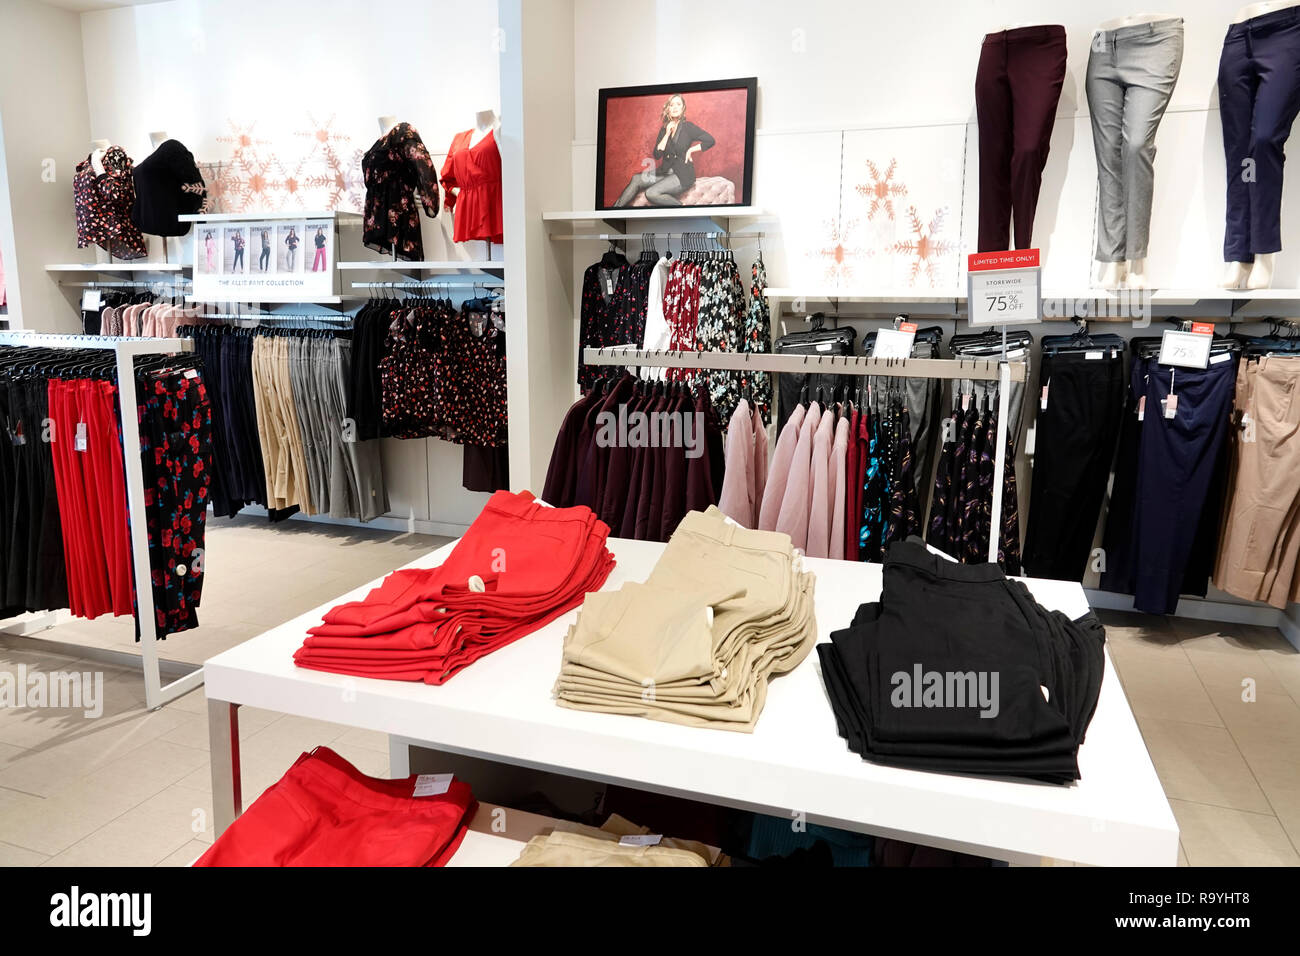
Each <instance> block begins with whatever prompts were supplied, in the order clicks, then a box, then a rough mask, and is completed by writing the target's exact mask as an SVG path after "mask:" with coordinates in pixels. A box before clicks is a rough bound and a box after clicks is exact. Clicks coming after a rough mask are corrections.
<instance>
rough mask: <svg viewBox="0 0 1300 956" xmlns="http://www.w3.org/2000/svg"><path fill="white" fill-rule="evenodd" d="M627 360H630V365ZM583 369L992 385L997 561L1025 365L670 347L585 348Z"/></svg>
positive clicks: (992, 544) (993, 552)
mask: <svg viewBox="0 0 1300 956" xmlns="http://www.w3.org/2000/svg"><path fill="white" fill-rule="evenodd" d="M629 359H630V360H631V361H629ZM582 361H583V363H584V364H586V365H622V366H632V367H646V368H689V369H717V370H721V371H729V372H738V371H744V370H746V369H748V370H750V371H754V372H775V373H777V374H780V373H782V372H786V373H792V374H802V373H805V372H816V373H818V374H821V375H879V376H886V377H890V378H939V379H949V380H952V379H972V380H976V381H996V382H998V384H999V387H998V433H997V452H996V454H995V456H994V460H993V468H994V473H995V474H996V475H997V476H998V480H997V481H995V482H994V483H993V506H992V514H991V516H990V524H989V527H990V529H992V530H991V531H990V534H989V563H990V564H996V563H997V560H998V537H999V536H998V532H997V529H998V528H1000V527H1001V526H1002V486H1003V483H1004V481H1005V479H1006V462H1005V459H1006V447H1007V416H1008V415H1009V414H1010V407H1011V383H1012V382H1023V381H1025V363H1024V362H1005V361H1000V360H993V359H971V358H964V359H963V358H955V359H909V358H898V359H892V358H874V357H872V356H868V355H771V354H768V353H758V352H683V351H674V350H669V349H638V348H636V347H635V346H632V345H628V346H614V347H611V348H595V349H592V348H587V349H583V350H582Z"/></svg>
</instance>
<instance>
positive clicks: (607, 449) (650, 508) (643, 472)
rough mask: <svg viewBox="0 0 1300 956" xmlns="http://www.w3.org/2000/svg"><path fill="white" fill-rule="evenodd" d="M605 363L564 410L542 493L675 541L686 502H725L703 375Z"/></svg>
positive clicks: (613, 523) (614, 525) (628, 530)
mask: <svg viewBox="0 0 1300 956" xmlns="http://www.w3.org/2000/svg"><path fill="white" fill-rule="evenodd" d="M596 370H597V369H596V367H594V366H593V367H592V369H591V371H593V372H594V371H596ZM606 371H613V372H614V375H613V376H607V377H605V378H603V379H598V380H594V381H593V384H592V387H591V388H589V389H588V390H587V393H586V395H584V396H583V397H582V398H581V399H579V400H578V401H577V402H576V403H575V404H574V405H573V406H572V407H571V408H570V409H569V411H568V413H567V414H566V415H565V416H564V422H563V424H562V425H561V426H560V433H559V435H558V436H557V437H556V439H555V448H554V450H553V451H552V453H551V463H550V467H549V468H548V469H547V472H546V483H545V486H544V488H543V491H542V497H543V498H544V499H545V500H546V502H547V503H548V504H552V505H555V506H556V507H569V506H571V505H586V506H587V507H589V508H591V509H592V510H593V511H594V512H596V515H597V516H598V517H599V518H600V520H601V521H603V522H605V524H607V525H608V526H609V528H610V532H611V533H612V534H614V535H616V536H618V537H623V538H635V539H638V540H641V541H667V540H668V538H669V536H670V535H671V534H672V533H673V530H674V529H675V528H676V527H677V524H678V522H680V521H681V519H682V518H683V517H684V516H685V514H686V513H687V512H688V511H703V510H705V509H706V508H708V507H709V505H713V504H717V502H718V496H719V493H720V491H721V489H722V482H723V449H722V425H721V420H720V419H719V417H718V415H717V412H716V410H715V409H714V407H713V403H712V401H711V399H710V398H709V390H708V386H707V385H706V384H705V383H704V382H703V381H697V382H690V381H676V382H646V381H645V380H643V379H639V378H637V377H635V376H633V375H631V374H628V373H626V372H621V371H617V370H614V369H606Z"/></svg>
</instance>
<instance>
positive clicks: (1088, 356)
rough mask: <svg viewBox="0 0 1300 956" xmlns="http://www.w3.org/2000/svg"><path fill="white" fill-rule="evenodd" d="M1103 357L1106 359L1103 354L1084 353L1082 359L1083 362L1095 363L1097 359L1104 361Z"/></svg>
mask: <svg viewBox="0 0 1300 956" xmlns="http://www.w3.org/2000/svg"><path fill="white" fill-rule="evenodd" d="M1105 357H1106V353H1105V352H1085V353H1084V354H1083V359H1084V361H1085V362H1095V361H1097V360H1098V359H1104V358H1105Z"/></svg>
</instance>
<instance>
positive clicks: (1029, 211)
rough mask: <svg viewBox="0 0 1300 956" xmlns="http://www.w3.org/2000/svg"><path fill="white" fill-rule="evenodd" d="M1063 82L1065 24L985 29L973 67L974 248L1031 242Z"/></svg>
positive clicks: (1020, 245) (990, 248)
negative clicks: (977, 158)
mask: <svg viewBox="0 0 1300 956" xmlns="http://www.w3.org/2000/svg"><path fill="white" fill-rule="evenodd" d="M1064 82H1065V27H1061V26H1038V27H1019V28H1017V29H1015V30H1003V31H1001V32H1000V33H990V34H988V35H987V36H986V37H984V46H983V49H981V50H980V61H979V68H978V69H977V70H976V71H975V115H976V117H977V119H978V120H979V142H980V225H979V248H978V251H979V252H991V251H997V250H1001V249H1007V248H1010V247H1009V246H1008V245H1007V243H1008V242H1009V241H1010V238H1011V226H1012V223H1013V221H1014V223H1015V243H1016V244H1015V248H1016V249H1028V248H1030V246H1032V245H1033V232H1034V210H1035V209H1036V208H1037V206H1038V189H1039V186H1040V185H1041V184H1042V181H1043V167H1044V166H1045V165H1046V164H1047V151H1048V148H1049V145H1050V143H1051V139H1052V123H1053V121H1054V120H1055V119H1056V104H1057V102H1058V101H1059V100H1060V98H1061V85H1062V83H1064Z"/></svg>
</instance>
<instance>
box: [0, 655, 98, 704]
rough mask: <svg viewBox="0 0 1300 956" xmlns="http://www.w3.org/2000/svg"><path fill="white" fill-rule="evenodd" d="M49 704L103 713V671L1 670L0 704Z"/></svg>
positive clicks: (21, 666)
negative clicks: (13, 671) (12, 671)
mask: <svg viewBox="0 0 1300 956" xmlns="http://www.w3.org/2000/svg"><path fill="white" fill-rule="evenodd" d="M24 707H48V708H52V709H62V710H80V711H81V712H82V714H83V715H84V716H86V717H99V716H101V715H102V714H103V713H104V672H103V671H93V672H92V671H50V672H49V673H46V672H44V671H37V670H33V671H29V670H28V669H27V665H26V664H19V665H18V670H17V672H16V673H11V672H9V671H0V708H15V709H18V708H24Z"/></svg>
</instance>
